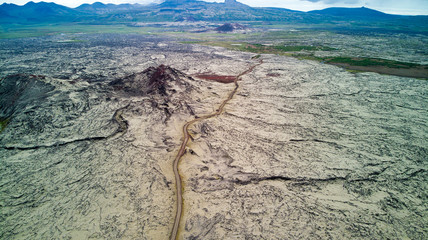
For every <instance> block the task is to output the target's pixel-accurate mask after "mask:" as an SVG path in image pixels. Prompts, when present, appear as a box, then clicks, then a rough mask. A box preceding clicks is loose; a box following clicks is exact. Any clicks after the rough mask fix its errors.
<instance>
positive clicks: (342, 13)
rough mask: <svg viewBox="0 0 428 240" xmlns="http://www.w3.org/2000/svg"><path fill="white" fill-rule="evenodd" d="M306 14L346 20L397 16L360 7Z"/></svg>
mask: <svg viewBox="0 0 428 240" xmlns="http://www.w3.org/2000/svg"><path fill="white" fill-rule="evenodd" d="M308 13H313V14H319V15H328V16H336V17H345V18H348V19H355V18H383V19H384V18H393V17H395V16H397V15H391V14H386V13H383V12H380V11H377V10H374V9H370V8H366V7H361V8H339V7H335V8H326V9H323V10H315V11H309V12H308Z"/></svg>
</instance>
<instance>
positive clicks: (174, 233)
mask: <svg viewBox="0 0 428 240" xmlns="http://www.w3.org/2000/svg"><path fill="white" fill-rule="evenodd" d="M262 63H263V60H260V61H259V63H258V64H256V65H253V66H251V67H250V68H249V69H247V70H246V71H245V72H242V73H241V74H239V75H238V76H236V78H235V80H234V81H233V82H234V84H235V88H234V89H233V90H232V92H230V94H229V96H228V97H227V98H226V99H225V100H224V101H223V102H222V103H221V105H220V106H219V107H218V109H217V110H216V111H215V112H214V113H211V114H208V115H205V116H202V117H199V118H196V119H193V120H191V121H189V122H187V123H186V124H184V126H183V136H184V139H183V142H182V143H181V147H180V150H179V151H178V153H177V156H176V157H175V159H174V163H173V170H174V175H175V183H176V184H175V186H176V198H177V211H176V213H175V220H174V228H173V229H172V232H171V238H170V240H176V239H177V237H178V235H177V233H178V227H179V226H180V220H181V216H182V212H183V189H182V183H181V177H180V173H179V172H178V163H179V162H180V159H181V157H182V156H183V155H184V153H185V151H186V145H187V143H188V142H189V138H190V134H189V131H188V130H189V126H190V125H192V124H193V123H195V122H199V121H202V120H205V119H208V118H212V117H215V116H218V115H220V114H221V113H222V112H223V109H224V106H226V104H227V103H228V102H229V101H230V100H231V99H232V98H233V96H234V95H235V93H236V92H237V91H238V88H239V84H238V80H239V79H240V78H241V77H242V76H243V75H245V74H248V73H250V72H252V71H253V70H254V68H255V67H257V66H259V65H260V64H262Z"/></svg>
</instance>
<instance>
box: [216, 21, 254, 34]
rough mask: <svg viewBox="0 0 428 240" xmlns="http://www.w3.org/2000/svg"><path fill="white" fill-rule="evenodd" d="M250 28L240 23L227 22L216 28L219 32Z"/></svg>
mask: <svg viewBox="0 0 428 240" xmlns="http://www.w3.org/2000/svg"><path fill="white" fill-rule="evenodd" d="M247 29H248V28H247V27H245V26H244V25H241V24H239V23H225V24H223V25H221V26H220V27H218V28H216V29H215V30H216V31H218V32H234V31H239V30H247Z"/></svg>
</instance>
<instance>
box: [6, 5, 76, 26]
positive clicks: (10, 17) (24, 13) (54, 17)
mask: <svg viewBox="0 0 428 240" xmlns="http://www.w3.org/2000/svg"><path fill="white" fill-rule="evenodd" d="M0 13H5V14H4V15H3V14H2V16H1V17H0V22H12V23H37V22H52V21H59V22H70V21H74V20H76V19H78V18H80V17H82V14H81V13H79V12H78V11H76V10H74V9H72V8H68V7H65V6H62V5H58V4H56V3H47V2H39V3H34V2H28V3H27V4H25V5H23V6H18V5H15V4H7V3H4V4H2V5H0Z"/></svg>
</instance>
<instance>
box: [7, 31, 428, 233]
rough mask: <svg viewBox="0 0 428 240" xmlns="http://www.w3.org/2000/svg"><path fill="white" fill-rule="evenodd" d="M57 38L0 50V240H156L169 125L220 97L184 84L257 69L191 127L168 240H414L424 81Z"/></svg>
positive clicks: (165, 206)
mask: <svg viewBox="0 0 428 240" xmlns="http://www.w3.org/2000/svg"><path fill="white" fill-rule="evenodd" d="M63 38H64V36H52V37H44V38H35V39H30V40H2V41H1V42H0V74H1V77H5V76H6V75H12V74H17V73H25V74H22V75H14V76H9V77H5V78H3V79H2V80H1V81H0V95H1V97H2V100H1V104H2V105H1V106H0V107H1V111H0V114H2V115H1V116H0V117H8V118H10V121H9V124H8V125H7V127H6V128H5V129H4V130H3V131H2V132H1V133H0V176H1V177H0V186H1V188H0V208H1V211H0V238H1V239H168V238H169V234H170V231H171V229H172V225H173V220H174V217H175V215H174V214H175V185H174V175H173V171H172V161H173V160H174V158H175V155H176V154H177V151H178V149H179V146H180V144H181V138H182V137H183V136H182V126H183V125H184V123H185V122H187V121H189V120H192V119H194V118H195V117H198V116H202V115H204V114H209V113H212V112H214V111H215V109H216V108H217V107H218V105H219V104H220V103H221V102H222V100H223V99H224V98H225V97H226V96H227V94H228V93H229V91H231V90H232V89H233V84H222V83H217V82H210V81H206V80H202V79H198V78H196V77H192V76H194V75H196V74H198V73H207V72H210V73H215V74H218V75H238V74H240V73H242V72H244V71H246V70H247V69H249V68H250V67H251V66H253V65H256V64H258V62H259V60H262V61H263V62H262V64H261V65H259V66H257V67H256V68H255V69H254V71H252V72H250V73H248V74H246V75H244V76H243V77H242V80H241V81H240V82H239V84H240V88H239V90H238V92H237V94H236V95H235V97H234V98H233V99H232V100H231V101H230V103H229V104H228V105H226V107H225V112H224V113H223V114H221V115H220V116H218V117H215V118H212V119H208V120H203V121H202V122H198V123H196V124H195V125H194V126H192V127H191V131H190V133H191V134H192V137H193V140H192V141H191V142H190V143H189V144H188V149H187V153H186V154H185V155H184V156H183V158H182V160H181V164H180V173H181V176H182V178H183V184H184V195H183V197H184V215H183V218H182V223H181V226H180V230H179V239H426V237H427V235H428V229H427V218H428V210H427V209H428V208H427V207H428V199H427V197H428V196H427V192H428V176H427V168H428V167H427V166H428V165H427V160H428V159H427V155H428V154H427V152H428V149H427V147H428V143H427V139H428V128H427V122H428V110H427V109H428V108H427V107H428V96H427V93H428V91H427V90H428V82H427V81H425V80H418V79H412V78H403V77H394V76H386V75H379V74H375V73H358V74H352V73H349V72H347V71H345V70H343V69H341V68H338V67H335V66H331V65H325V64H322V63H318V62H314V61H301V60H297V59H294V58H290V57H282V56H275V55H262V56H261V58H260V59H252V57H253V56H254V54H250V53H240V52H233V51H228V50H225V49H223V48H214V47H205V46H199V45H184V44H179V43H175V42H174V41H171V40H170V39H163V38H160V37H148V36H136V35H87V36H82V38H83V39H84V40H85V41H83V42H71V43H61V42H60V41H61V40H62V39H63ZM161 64H164V65H165V66H170V67H171V68H168V67H165V68H162V67H160V68H159V67H158V66H159V65H161ZM149 67H153V68H149ZM146 69H148V70H146ZM160 69H161V70H160ZM161 72H162V74H161ZM29 74H34V75H37V76H30V75H29ZM157 74H158V75H159V74H160V75H162V76H164V77H163V78H162V79H163V80H165V79H166V80H165V81H163V80H159V81H157V82H155V83H153V82H151V81H152V80H153V79H154V78H152V76H158V75H157ZM163 74H165V75H163ZM39 75H40V76H39ZM4 89H7V90H8V91H4ZM4 99H9V100H7V101H6V100H4Z"/></svg>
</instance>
